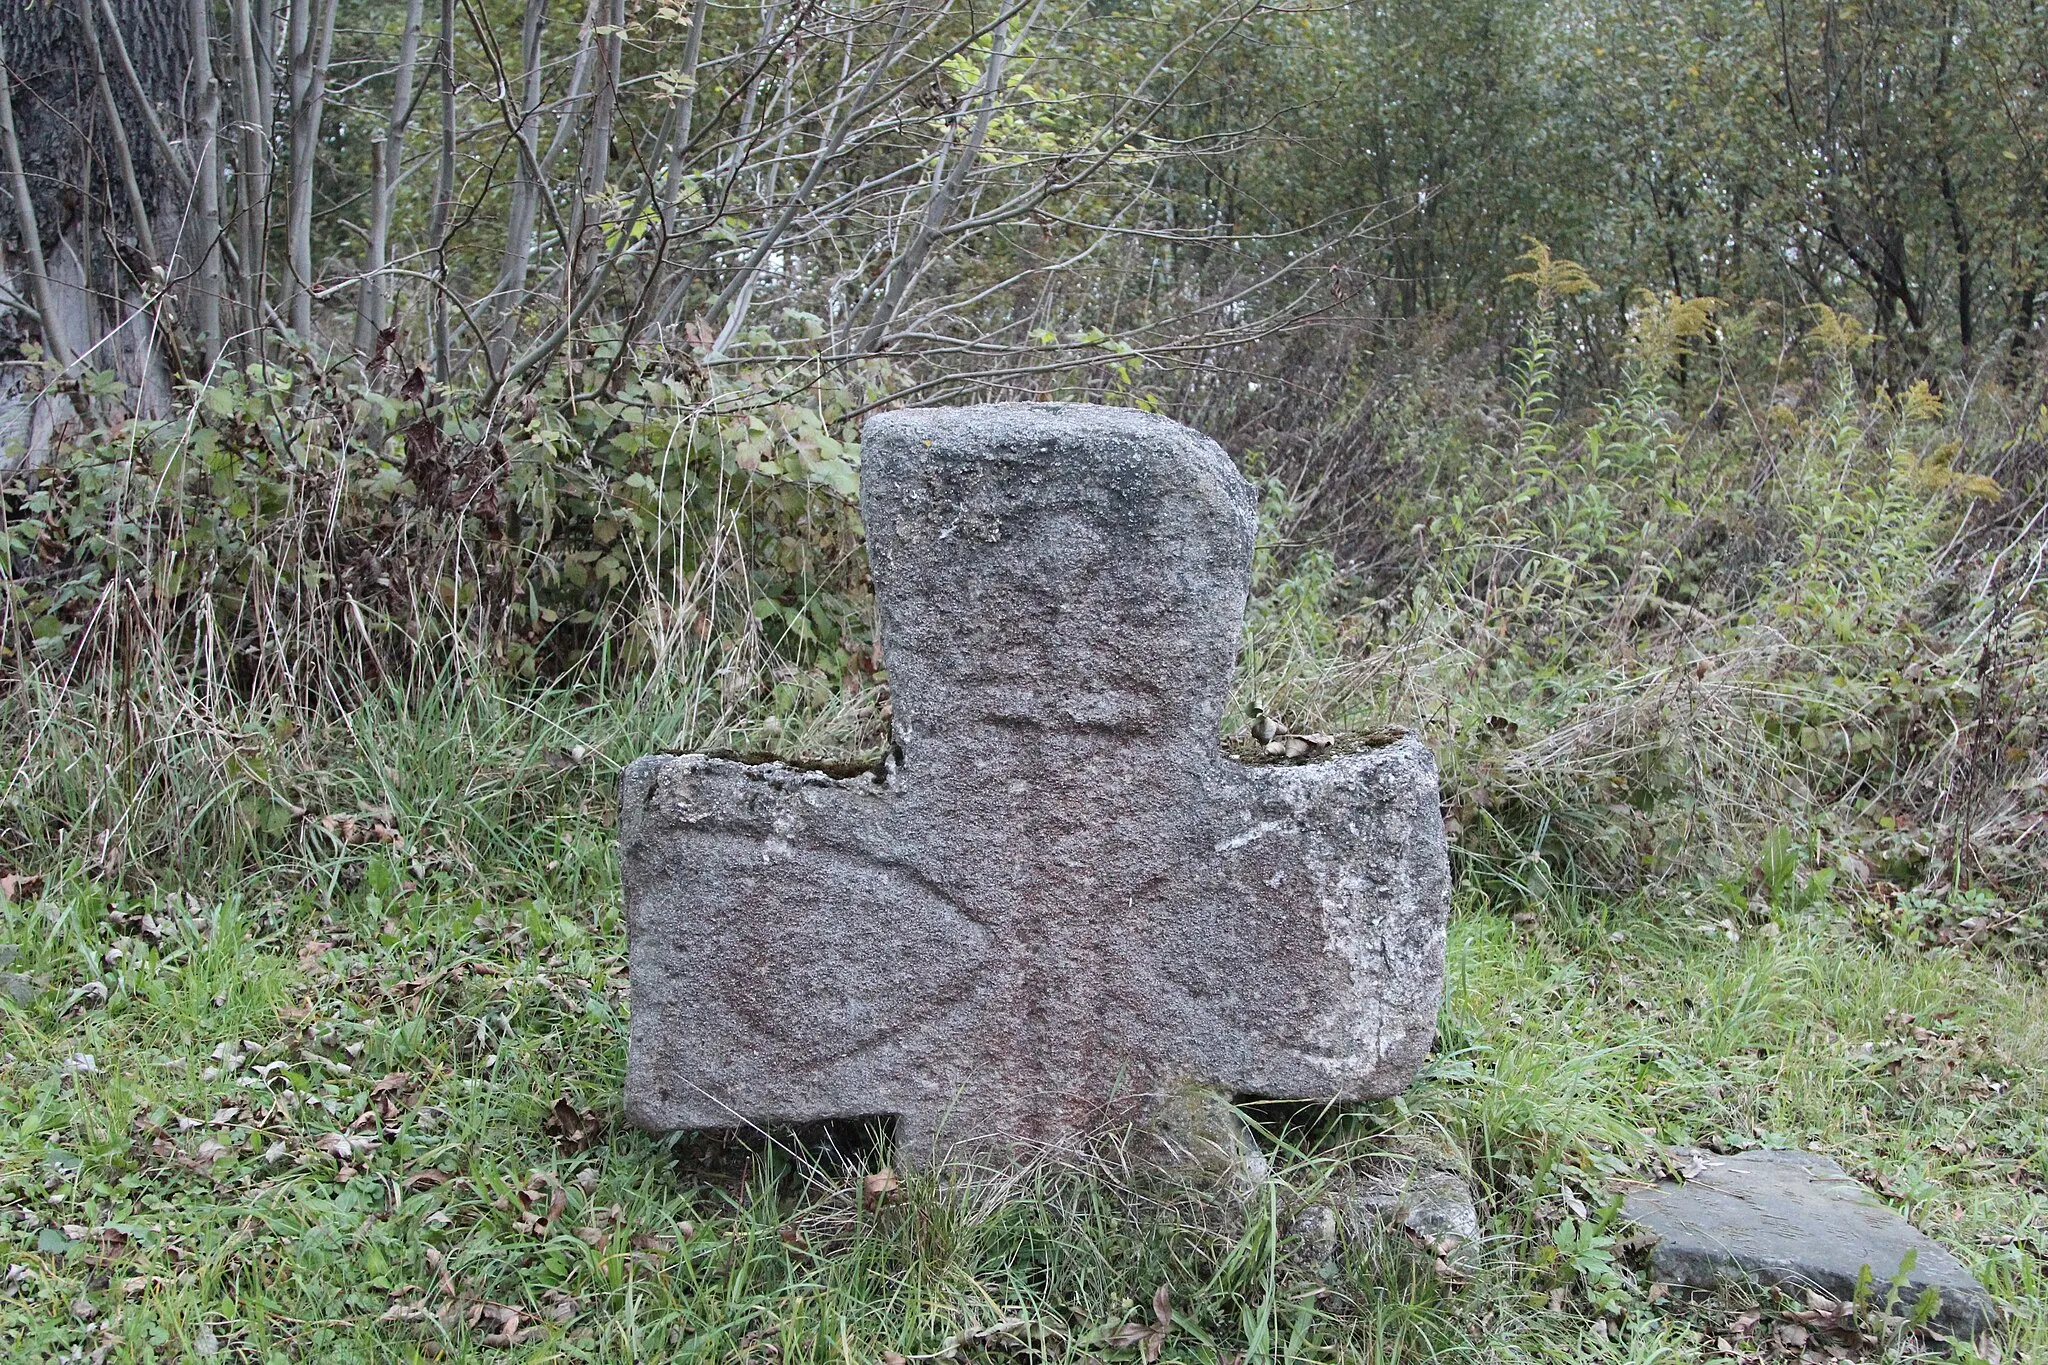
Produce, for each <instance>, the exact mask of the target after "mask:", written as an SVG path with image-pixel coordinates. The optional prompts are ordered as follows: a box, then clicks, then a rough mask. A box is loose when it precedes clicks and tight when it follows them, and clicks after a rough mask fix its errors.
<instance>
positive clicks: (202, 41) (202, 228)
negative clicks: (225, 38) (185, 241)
mask: <svg viewBox="0 0 2048 1365" xmlns="http://www.w3.org/2000/svg"><path fill="white" fill-rule="evenodd" d="M190 11H191V16H192V18H191V23H192V86H193V91H194V100H195V103H196V105H197V111H196V113H197V120H196V122H197V126H196V127H195V128H194V129H193V134H194V138H195V140H196V141H197V142H198V145H199V151H198V157H197V161H196V163H195V164H194V166H193V168H192V180H193V188H194V189H195V190H196V191H197V194H196V195H195V198H196V199H197V201H198V222H197V223H195V224H194V225H193V229H192V236H193V237H195V238H196V239H197V240H198V243H199V260H198V262H197V264H196V265H195V267H194V270H193V280H192V299H193V303H194V305H195V306H194V309H193V316H194V320H195V323H196V326H197V330H198V333H199V337H198V340H199V348H200V355H201V357H202V359H203V360H204V362H205V365H206V368H207V369H208V370H209V371H210V370H211V369H212V368H213V367H214V365H215V364H217V363H218V362H219V360H220V351H221V328H220V301H221V295H222V293H223V292H224V288H225V284H224V281H223V279H222V271H221V231H220V190H221V169H222V168H221V157H220V81H219V79H218V78H216V77H215V76H214V74H213V30H212V27H211V23H210V21H211V19H212V12H211V11H212V5H211V0H191V5H190ZM166 159H167V160H171V161H173V162H174V163H175V158H168V157H167V158H166ZM181 235H182V234H181Z"/></svg>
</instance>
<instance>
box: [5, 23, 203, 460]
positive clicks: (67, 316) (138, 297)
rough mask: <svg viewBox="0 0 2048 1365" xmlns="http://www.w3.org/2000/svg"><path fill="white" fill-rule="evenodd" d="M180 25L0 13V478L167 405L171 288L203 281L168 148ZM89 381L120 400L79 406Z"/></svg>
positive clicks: (181, 46) (172, 364) (180, 84)
mask: <svg viewBox="0 0 2048 1365" xmlns="http://www.w3.org/2000/svg"><path fill="white" fill-rule="evenodd" d="M191 22H192V8H191V5H190V4H189V0H110V2H109V3H102V0H66V2H63V3H48V4H34V5H9V6H6V7H4V9H0V43H4V48H5V65H6V75H5V80H6V85H7V92H6V93H7V99H6V100H5V101H0V115H4V116H5V118H4V119H0V122H4V123H5V124H6V126H5V127H4V128H0V144H5V145H6V147H7V148H8V149H9V151H10V153H11V154H10V156H9V157H8V162H9V164H8V166H7V167H6V168H5V169H6V170H7V172H8V175H7V181H8V183H7V186H6V190H5V192H4V193H0V233H4V262H0V268H4V272H5V275H6V282H7V297H6V298H5V299H4V300H0V365H4V372H0V466H5V465H12V464H14V463H17V462H19V461H22V460H26V461H28V462H31V463H35V462H39V461H40V460H41V459H42V458H43V456H44V455H45V453H46V452H47V451H48V449H49V446H50V441H51V439H52V437H53V435H55V434H56V432H57V431H58V430H59V428H60V427H63V426H66V425H75V424H78V423H80V422H83V421H87V420H92V421H100V422H104V421H111V420H119V419H120V418H121V417H123V416H131V415H133V416H157V415H160V414H162V413H163V412H165V411H166V410H167V409H168V407H169V404H170V398H171V380H172V377H173V376H174V375H175V374H176V373H177V372H178V369H179V365H180V357H179V355H178V351H177V347H176V344H175V342H174V339H173V338H174V326H175V322H176V311H175V309H176V302H177V300H176V299H175V297H174V291H173V282H174V281H178V280H181V279H184V278H187V277H191V276H194V275H195V274H196V275H199V276H202V277H203V276H204V275H205V269H204V263H203V260H202V258H203V257H205V256H206V254H207V253H206V246H207V245H208V244H206V243H203V242H202V241H201V240H200V239H199V232H198V230H197V229H198V227H199V223H198V216H199V215H197V214H196V213H188V211H187V210H188V207H190V208H192V209H196V208H197V207H198V205H197V203H196V201H195V200H194V199H193V198H192V197H191V196H188V195H186V194H184V193H182V192H181V191H182V189H183V188H185V187H186V185H188V184H189V172H187V171H186V170H185V168H183V167H181V166H179V165H178V164H176V163H175V161H174V157H175V156H176V155H177V151H176V149H175V148H174V147H173V146H172V145H171V142H170V139H171V138H172V137H174V136H178V135H181V134H182V133H183V131H184V128H185V117H184V109H183V100H184V97H185V90H184V87H185V83H186V77H187V75H188V69H187V68H188V66H189V63H190V60H191V52H192V46H191ZM165 129H171V130H173V131H172V132H170V133H166V132H165V131H164V130H165ZM201 311H203V310H201ZM101 372H111V373H112V374H114V375H116V376H117V377H118V378H119V380H120V385H119V395H118V397H115V398H102V399H99V400H96V401H100V402H102V403H103V404H106V405H107V406H106V407H103V409H102V410H99V411H90V410H89V408H88V405H87V403H86V402H85V399H84V397H83V396H82V394H83V392H86V391H91V392H94V393H104V392H106V391H107V388H108V386H105V385H98V384H91V383H88V382H86V381H87V377H88V376H90V375H92V374H95V373H101Z"/></svg>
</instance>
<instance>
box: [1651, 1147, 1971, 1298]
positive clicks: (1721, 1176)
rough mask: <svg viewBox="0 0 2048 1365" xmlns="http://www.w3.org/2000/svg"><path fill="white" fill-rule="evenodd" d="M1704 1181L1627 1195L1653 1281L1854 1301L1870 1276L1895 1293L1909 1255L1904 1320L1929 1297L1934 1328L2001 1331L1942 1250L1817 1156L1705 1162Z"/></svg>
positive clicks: (1709, 1158) (1966, 1275) (1707, 1157)
mask: <svg viewBox="0 0 2048 1365" xmlns="http://www.w3.org/2000/svg"><path fill="white" fill-rule="evenodd" d="M1698 1160H1699V1162H1700V1170H1699V1173H1698V1174H1697V1175H1695V1176H1693V1177H1692V1178H1690V1179H1688V1180H1686V1181H1684V1182H1683V1183H1680V1182H1678V1181H1670V1180H1667V1181H1663V1182H1660V1183H1659V1184H1656V1185H1652V1186H1650V1187H1648V1188H1647V1189H1638V1190H1632V1191H1630V1192H1629V1193H1628V1194H1627V1195H1626V1196H1625V1197H1624V1199H1623V1202H1622V1212H1623V1213H1624V1214H1625V1215H1626V1216H1627V1217H1628V1218H1629V1219H1630V1220H1632V1221H1633V1222H1635V1223H1637V1224H1640V1225H1641V1227H1642V1228H1643V1229H1644V1230H1645V1231H1647V1232H1649V1233H1650V1234H1652V1235H1653V1236H1655V1237H1656V1239H1657V1242H1656V1245H1655V1246H1654V1247H1653V1248H1652V1249H1651V1252H1650V1272H1651V1274H1653V1275H1654V1276H1656V1278H1657V1279H1659V1280H1661V1281H1663V1282H1665V1283H1667V1284H1674V1285H1686V1286H1689V1287H1692V1288H1695V1289H1711V1288H1713V1287H1714V1286H1716V1285H1718V1284H1721V1283H1724V1282H1728V1281H1739V1280H1745V1279H1747V1280H1755V1281H1759V1282H1761V1283H1764V1284H1770V1285H1779V1286H1784V1287H1786V1288H1792V1289H1809V1288H1810V1289H1816V1290H1819V1291H1820V1292H1822V1293H1824V1294H1827V1295H1829V1296H1831V1297H1833V1298H1835V1299H1838V1300H1848V1299H1850V1298H1853V1297H1854V1295H1855V1292H1856V1281H1857V1278H1858V1277H1859V1276H1860V1274H1861V1273H1862V1271H1863V1268H1864V1267H1865V1266H1868V1267H1869V1268H1870V1277H1871V1280H1872V1281H1873V1284H1874V1286H1875V1291H1876V1293H1877V1294H1879V1295H1880V1296H1882V1295H1883V1294H1885V1293H1886V1292H1887V1289H1888V1287H1889V1285H1890V1284H1891V1282H1892V1281H1893V1280H1894V1279H1895V1278H1897V1277H1898V1275H1899V1269H1900V1267H1901V1266H1902V1265H1904V1263H1905V1261H1906V1258H1907V1256H1908V1255H1911V1256H1912V1258H1913V1268H1912V1270H1911V1271H1909V1272H1907V1274H1906V1277H1905V1282H1904V1284H1903V1285H1902V1286H1901V1288H1900V1291H1899V1298H1898V1311H1900V1312H1902V1313H1904V1312H1910V1311H1911V1310H1912V1308H1913V1306H1914V1304H1915V1303H1917V1302H1918V1301H1919V1298H1920V1296H1921V1294H1922V1293H1923V1292H1924V1291H1926V1290H1927V1289H1930V1288H1932V1289H1933V1290H1935V1291H1936V1292H1937V1293H1938V1294H1940V1296H1941V1308H1940V1309H1939V1311H1938V1312H1937V1313H1936V1314H1935V1318H1934V1323H1933V1325H1934V1326H1935V1327H1937V1328H1938V1329H1939V1330H1941V1331H1943V1332H1946V1333H1948V1334H1950V1335H1952V1336H1959V1337H1964V1338H1969V1339H1974V1338H1975V1337H1976V1336H1977V1334H1978V1333H1980V1332H1982V1331H1984V1330H1985V1329H1986V1328H1988V1327H1989V1326H1990V1325H1991V1323H1992V1318H1993V1312H1994V1310H1993V1305H1992V1302H1991V1298H1990V1296H1989V1295H1987V1294H1986V1293H1985V1292H1984V1286H1983V1285H1981V1284H1979V1283H1978V1282H1977V1278H1976V1277H1975V1276H1974V1275H1972V1274H1970V1272H1969V1271H1968V1270H1966V1269H1964V1267H1963V1264H1962V1262H1960V1261H1958V1260H1957V1259H1956V1258H1955V1257H1954V1256H1952V1255H1950V1254H1949V1253H1948V1251H1946V1250H1945V1249H1944V1248H1943V1247H1942V1246H1941V1244H1940V1243H1938V1242H1936V1241H1934V1240H1933V1239H1932V1238H1930V1237H1928V1236H1926V1235H1925V1234H1924V1233H1922V1232H1920V1231H1919V1229H1917V1228H1915V1227H1914V1226H1913V1225H1912V1224H1911V1223H1908V1222H1907V1221H1906V1220H1905V1219H1904V1218H1901V1217H1900V1216H1899V1215H1898V1214H1896V1213H1894V1212H1892V1210H1891V1209H1889V1208H1887V1207H1886V1206H1885V1205H1884V1204H1883V1202H1881V1201H1880V1200H1879V1199H1878V1198H1877V1196H1876V1195H1874V1194H1872V1193H1871V1192H1870V1191H1869V1190H1868V1189H1866V1188H1864V1186H1863V1185H1862V1184H1861V1183H1860V1182H1858V1181H1857V1180H1856V1179H1854V1178H1853V1177H1852V1176H1850V1175H1849V1173H1848V1172H1846V1171H1844V1170H1843V1169H1842V1168H1841V1167H1840V1166H1838V1165H1836V1164H1835V1163H1834V1161H1832V1160H1831V1159H1829V1158H1828V1157H1825V1156H1822V1155H1820V1154H1819V1153H1817V1152H1798V1151H1784V1152H1765V1151H1759V1152H1742V1153H1739V1154H1737V1155H1734V1156H1715V1155H1712V1154H1708V1153H1701V1154H1699V1157H1698Z"/></svg>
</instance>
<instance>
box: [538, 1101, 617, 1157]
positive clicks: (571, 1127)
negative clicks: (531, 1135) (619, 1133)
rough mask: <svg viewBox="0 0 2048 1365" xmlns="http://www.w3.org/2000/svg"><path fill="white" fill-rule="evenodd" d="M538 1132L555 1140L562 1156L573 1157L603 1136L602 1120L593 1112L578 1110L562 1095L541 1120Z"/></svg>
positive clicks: (595, 1143) (593, 1144)
mask: <svg viewBox="0 0 2048 1365" xmlns="http://www.w3.org/2000/svg"><path fill="white" fill-rule="evenodd" d="M540 1130H541V1131H542V1132H543V1133H546V1134H547V1135H548V1136H549V1137H551V1138H553V1139H554V1140H555V1146H556V1147H557V1148H558V1149H560V1150H561V1151H562V1153H563V1154H564V1155H568V1156H574V1155H575V1154H576V1153H578V1152H582V1151H587V1150H589V1149H590V1148H592V1147H594V1146H596V1145H597V1143H598V1140H599V1139H601V1138H602V1137H603V1136H604V1120H603V1119H602V1118H600V1117H599V1116H598V1115H597V1113H596V1112H595V1111H593V1110H588V1109H578V1108H577V1107H576V1106H575V1105H573V1104H571V1103H569V1097H568V1096H566V1095H564V1096H563V1097H562V1098H560V1099H558V1100H556V1101H555V1103H554V1107H553V1108H552V1109H550V1110H548V1116H547V1117H546V1118H545V1119H543V1120H541V1125H540Z"/></svg>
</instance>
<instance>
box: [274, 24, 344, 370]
mask: <svg viewBox="0 0 2048 1365" xmlns="http://www.w3.org/2000/svg"><path fill="white" fill-rule="evenodd" d="M335 3H336V0H292V11H291V12H292V18H291V45H292V46H291V102H292V109H291V139H292V173H291V180H290V182H289V184H288V185H287V187H286V191H285V242H286V244H287V255H288V260H287V267H288V268H289V269H290V271H291V279H290V281H289V282H288V284H287V288H288V290H289V293H288V294H287V297H288V298H289V299H290V300H291V306H290V307H289V308H287V309H286V315H287V316H288V317H289V319H290V321H291V327H292V330H293V331H294V332H296V333H298V336H299V340H300V341H301V342H302V343H304V344H307V345H310V344H312V340H313V168H314V162H315V161H316V160H317V159H318V156H319V150H320V116H321V112H322V110H323V108H324V106H325V105H326V103H327V63H328V57H329V54H330V53H331V52H332V51H333V47H334V10H335Z"/></svg>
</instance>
